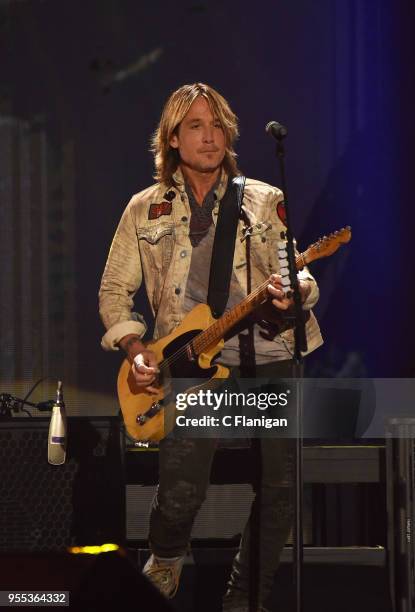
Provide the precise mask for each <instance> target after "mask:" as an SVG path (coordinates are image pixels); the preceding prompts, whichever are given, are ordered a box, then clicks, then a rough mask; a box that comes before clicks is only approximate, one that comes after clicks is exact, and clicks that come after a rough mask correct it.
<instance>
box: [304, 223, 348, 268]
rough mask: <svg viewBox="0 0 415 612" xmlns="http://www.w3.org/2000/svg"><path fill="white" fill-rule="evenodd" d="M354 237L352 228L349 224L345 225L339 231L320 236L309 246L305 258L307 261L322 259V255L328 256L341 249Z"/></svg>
mask: <svg viewBox="0 0 415 612" xmlns="http://www.w3.org/2000/svg"><path fill="white" fill-rule="evenodd" d="M351 237H352V230H351V228H350V226H349V225H347V226H346V227H343V228H342V229H341V230H338V231H337V232H332V233H331V234H329V235H328V236H323V237H322V238H319V239H318V240H317V242H314V243H313V244H312V245H311V246H309V247H308V249H307V251H306V252H305V254H304V255H305V256H306V257H305V259H306V261H307V263H309V262H310V261H314V260H315V259H321V258H322V257H328V256H329V255H332V254H333V253H335V252H336V251H337V249H339V248H340V247H341V246H342V244H347V243H348V242H350V240H351Z"/></svg>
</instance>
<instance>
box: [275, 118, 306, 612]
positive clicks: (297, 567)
mask: <svg viewBox="0 0 415 612" xmlns="http://www.w3.org/2000/svg"><path fill="white" fill-rule="evenodd" d="M280 127H281V128H282V129H280V130H279V131H277V132H273V136H274V137H275V138H276V140H277V146H276V156H277V159H278V161H279V167H280V174H281V187H282V191H283V193H284V202H285V214H286V222H287V230H286V232H285V237H286V240H287V254H288V269H289V276H290V283H291V288H292V291H293V301H294V310H293V315H292V317H290V318H292V319H293V320H294V364H293V378H295V379H297V383H296V386H297V393H296V409H295V426H296V439H295V459H294V465H295V478H294V500H295V501H294V505H295V521H294V538H293V540H294V546H293V553H294V584H295V594H296V611H297V612H301V611H302V609H303V429H302V423H303V414H302V412H303V405H302V404H303V400H302V385H301V382H299V381H298V379H299V378H301V376H302V369H303V359H302V355H301V353H302V352H305V351H307V338H306V333H305V321H304V312H303V309H302V303H301V294H300V288H299V283H298V278H297V267H296V265H295V250H294V237H293V233H292V230H291V223H290V208H289V206H288V194H287V182H286V174H285V149H284V145H283V142H282V141H283V139H284V138H285V136H286V135H287V130H286V129H285V128H283V126H280Z"/></svg>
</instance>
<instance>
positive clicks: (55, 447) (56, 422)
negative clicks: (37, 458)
mask: <svg viewBox="0 0 415 612" xmlns="http://www.w3.org/2000/svg"><path fill="white" fill-rule="evenodd" d="M66 439H67V438H66V412H65V402H64V401H63V391H62V381H59V382H58V388H57V391H56V401H55V403H54V405H53V408H52V416H51V418H50V425H49V436H48V462H49V463H50V464H51V465H62V463H65V459H66Z"/></svg>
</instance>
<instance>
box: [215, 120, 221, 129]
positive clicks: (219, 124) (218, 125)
mask: <svg viewBox="0 0 415 612" xmlns="http://www.w3.org/2000/svg"><path fill="white" fill-rule="evenodd" d="M215 127H216V128H219V129H222V124H221V123H220V122H219V121H216V123H215Z"/></svg>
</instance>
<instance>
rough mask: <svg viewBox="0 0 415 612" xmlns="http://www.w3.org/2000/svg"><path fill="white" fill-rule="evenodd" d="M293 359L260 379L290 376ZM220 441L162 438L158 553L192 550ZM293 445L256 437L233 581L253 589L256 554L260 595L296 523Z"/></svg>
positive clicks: (262, 372)
mask: <svg viewBox="0 0 415 612" xmlns="http://www.w3.org/2000/svg"><path fill="white" fill-rule="evenodd" d="M291 364H292V362H277V363H273V364H267V365H264V366H257V371H256V375H257V378H265V377H267V378H270V379H272V380H273V381H276V378H277V377H284V378H289V377H291ZM238 374H239V371H238V369H234V372H233V376H237V375H238ZM217 444H218V440H217V439H212V438H199V439H180V438H178V439H176V438H165V439H164V440H162V441H161V442H160V449H159V486H158V490H157V493H156V496H155V498H154V500H153V505H152V509H151V515H150V534H149V539H150V546H151V549H152V552H153V553H154V554H155V555H157V556H159V557H177V556H179V555H183V554H184V553H185V552H186V551H187V549H188V546H189V541H190V534H191V530H192V526H193V522H194V519H195V517H196V515H197V512H198V510H199V508H200V506H201V505H202V503H203V501H204V499H205V496H206V491H207V488H208V486H209V478H210V471H211V465H212V460H213V456H214V453H215V450H216V448H217ZM294 444H295V441H294V440H293V439H289V438H263V439H255V440H252V446H251V449H250V451H249V452H251V453H252V454H253V457H252V459H253V460H254V461H255V462H256V465H257V466H258V469H257V470H256V477H255V479H254V480H255V482H254V483H253V488H254V491H255V498H254V501H253V504H252V507H251V514H250V517H249V520H248V522H247V525H246V527H245V529H244V532H243V535H242V538H241V542H240V548H239V551H238V553H237V555H236V557H235V560H234V563H233V568H232V574H231V578H230V582H229V586H230V588H231V589H235V590H237V591H242V592H248V588H249V560H250V557H252V556H253V555H254V556H255V564H256V566H257V567H259V574H260V582H259V592H260V596H261V599H264V598H265V597H266V596H267V595H268V593H269V591H270V590H271V587H272V584H273V580H274V574H275V571H276V570H277V568H278V565H279V561H280V556H281V552H282V550H283V548H284V545H285V543H286V541H287V538H288V535H289V532H290V529H291V526H292V522H293V456H294ZM247 452H248V451H247ZM258 514H259V516H258ZM251 532H252V533H254V534H255V537H254V539H252V538H251Z"/></svg>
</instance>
